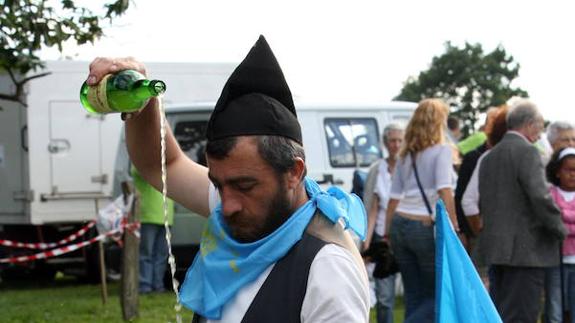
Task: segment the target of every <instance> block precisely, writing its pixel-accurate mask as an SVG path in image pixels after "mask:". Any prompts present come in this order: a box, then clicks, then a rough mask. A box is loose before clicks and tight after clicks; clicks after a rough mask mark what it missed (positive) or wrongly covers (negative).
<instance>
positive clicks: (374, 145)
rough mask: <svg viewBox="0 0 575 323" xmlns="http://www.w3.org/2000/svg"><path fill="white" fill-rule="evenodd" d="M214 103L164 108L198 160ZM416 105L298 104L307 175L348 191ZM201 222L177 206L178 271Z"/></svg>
mask: <svg viewBox="0 0 575 323" xmlns="http://www.w3.org/2000/svg"><path fill="white" fill-rule="evenodd" d="M214 105H215V103H213V102H210V103H207V102H204V103H193V104H179V105H170V106H167V107H166V115H167V120H168V122H169V124H170V127H171V128H172V131H173V132H174V135H175V137H176V139H177V140H178V142H179V144H180V147H181V148H182V150H183V151H184V152H185V153H186V154H187V155H188V156H189V157H190V158H191V159H193V160H195V161H198V158H200V157H201V155H202V153H203V146H204V145H205V130H206V126H207V122H208V119H209V117H210V113H211V111H212V110H213V107H214ZM416 106H417V105H416V104H415V103H411V102H389V103H385V104H373V105H366V104H305V103H299V104H298V103H297V102H296V111H297V115H298V119H299V121H300V124H301V127H302V135H303V144H304V147H305V153H306V165H307V170H308V176H309V177H311V178H313V179H315V180H316V181H318V182H319V183H320V184H322V185H323V186H325V187H327V186H331V185H337V186H340V187H342V188H343V189H344V190H345V191H348V192H349V191H351V186H352V177H353V172H354V170H356V169H362V170H365V171H367V169H368V167H369V166H370V165H371V164H372V163H373V162H374V161H376V160H377V159H379V158H381V157H383V156H384V154H385V153H384V151H383V150H382V145H381V135H382V131H383V129H384V127H385V126H386V125H387V124H389V123H399V124H401V125H406V124H407V122H408V121H409V119H410V118H411V115H412V113H413V111H414V110H415V108H416ZM204 223H205V218H203V217H201V216H198V215H194V214H192V213H190V212H189V211H188V210H186V209H184V208H183V207H181V206H179V205H177V206H176V212H175V219H174V225H173V227H172V230H173V232H172V233H173V235H172V239H173V240H172V244H173V246H174V253H175V254H176V259H177V262H178V270H179V271H180V270H183V271H184V272H185V270H186V269H187V267H188V266H189V265H190V264H191V261H192V259H193V255H194V251H193V250H197V247H198V245H199V243H200V235H201V232H202V229H203V226H204Z"/></svg>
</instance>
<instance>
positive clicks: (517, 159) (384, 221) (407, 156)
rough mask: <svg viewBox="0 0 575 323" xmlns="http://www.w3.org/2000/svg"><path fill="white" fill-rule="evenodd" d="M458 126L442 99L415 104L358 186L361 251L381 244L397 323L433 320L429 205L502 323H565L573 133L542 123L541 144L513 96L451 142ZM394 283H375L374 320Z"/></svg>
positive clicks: (574, 275) (387, 135)
mask: <svg viewBox="0 0 575 323" xmlns="http://www.w3.org/2000/svg"><path fill="white" fill-rule="evenodd" d="M460 128H461V124H460V122H459V121H458V120H457V119H456V118H455V117H453V116H449V109H448V107H447V106H446V105H445V103H443V102H442V101H441V100H437V99H426V100H423V101H421V102H420V103H419V105H418V107H417V109H416V110H415V112H414V115H413V117H412V118H411V120H410V122H409V123H408V125H407V128H406V129H405V133H404V135H403V137H401V136H399V135H397V136H396V137H394V136H393V135H392V134H399V133H402V131H403V130H402V128H401V127H400V126H399V125H389V126H388V127H386V128H385V129H384V131H383V137H382V142H383V146H384V148H385V149H386V151H387V157H386V158H385V159H382V160H381V161H378V162H377V163H375V164H374V165H373V166H372V168H371V169H370V172H369V176H368V180H367V182H366V185H365V191H364V196H363V200H364V204H365V207H366V209H367V210H368V218H369V227H368V231H369V232H368V235H367V239H366V241H365V243H364V244H363V248H364V249H366V248H369V247H370V245H372V244H373V241H379V240H383V241H386V242H387V243H388V244H389V245H390V246H391V250H392V251H393V255H394V257H395V259H396V261H397V263H398V265H399V272H400V273H401V279H402V283H403V287H404V291H405V293H404V297H405V304H406V308H405V322H433V321H434V319H435V315H434V304H435V300H434V298H435V265H434V264H435V263H434V261H435V248H434V247H435V243H434V229H433V219H434V205H435V202H436V201H437V200H438V199H439V198H441V199H442V200H443V201H444V203H445V205H446V209H447V211H448V213H449V216H450V220H451V223H452V225H453V228H454V230H455V231H456V232H457V234H458V235H459V238H460V240H461V242H462V243H463V245H464V246H465V247H466V249H467V251H468V253H469V254H470V256H471V258H472V259H473V261H474V263H475V264H476V268H477V269H478V272H479V273H480V275H481V276H482V278H483V279H484V283H485V285H486V288H488V289H489V293H490V295H491V297H492V300H493V302H494V304H495V306H496V308H497V310H498V312H499V314H500V315H501V318H502V320H503V321H504V322H533V323H536V322H538V320H539V319H540V318H541V316H543V321H544V322H567V319H569V320H570V321H569V322H575V315H569V313H573V314H575V312H574V311H575V238H574V237H575V127H574V126H573V125H572V124H570V123H568V122H564V121H559V122H553V123H551V124H549V125H548V126H547V127H546V136H542V133H543V132H544V130H545V124H544V119H543V116H542V114H541V113H540V111H539V109H538V108H537V106H536V105H535V104H534V103H533V102H531V101H529V100H525V99H521V100H516V101H515V102H511V103H510V105H509V106H507V105H504V106H500V107H493V108H490V109H488V110H487V113H486V121H485V124H484V125H483V126H482V127H481V128H480V131H479V132H477V133H475V134H473V135H471V136H469V137H468V138H466V139H464V140H462V141H459V139H460V138H461V134H460ZM391 138H393V139H394V140H396V141H399V142H401V141H403V143H402V144H401V145H400V147H401V148H398V147H396V146H395V145H394V142H392V141H390V139H391ZM459 161H461V162H459ZM372 177H376V178H375V179H373V178H372ZM395 280H396V275H391V276H388V277H386V278H385V279H374V281H375V284H374V286H375V294H376V298H375V300H376V307H377V313H378V315H377V322H378V323H388V322H393V316H392V315H393V314H392V310H390V309H392V307H393V299H394V296H395V290H394V289H393V287H392V286H395V284H396V283H395ZM542 300H544V301H542ZM542 307H543V311H542ZM571 319H573V320H572V321H571Z"/></svg>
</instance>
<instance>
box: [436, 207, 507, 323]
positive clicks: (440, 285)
mask: <svg viewBox="0 0 575 323" xmlns="http://www.w3.org/2000/svg"><path fill="white" fill-rule="evenodd" d="M436 215H437V218H436V221H437V222H436V229H437V232H436V233H437V238H436V243H435V269H436V275H435V279H436V298H435V301H436V309H437V311H436V322H441V323H459V322H461V323H464V322H465V323H491V322H493V323H495V322H502V320H501V317H500V316H499V314H498V313H497V310H496V308H495V305H493V302H492V301H491V298H490V297H489V294H488V293H487V291H486V290H485V287H484V286H483V283H482V282H481V279H480V278H479V275H478V274H477V271H476V270H475V267H474V266H473V263H472V262H471V259H469V256H468V255H467V252H466V251H465V248H463V245H462V244H461V242H460V241H459V238H458V237H457V235H456V234H455V231H454V230H453V228H452V227H451V223H450V222H449V218H448V216H447V212H446V211H445V206H444V205H443V202H442V201H441V200H440V201H438V202H437V206H436Z"/></svg>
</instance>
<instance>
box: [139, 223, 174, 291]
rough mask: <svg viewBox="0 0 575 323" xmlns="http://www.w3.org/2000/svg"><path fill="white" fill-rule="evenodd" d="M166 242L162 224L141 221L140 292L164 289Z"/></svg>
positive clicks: (166, 256) (166, 258) (166, 259)
mask: <svg viewBox="0 0 575 323" xmlns="http://www.w3.org/2000/svg"><path fill="white" fill-rule="evenodd" d="M167 263H168V243H167V242H166V229H165V227H164V225H159V224H151V223H142V225H141V228H140V261H139V265H140V284H139V285H140V287H139V290H140V293H149V292H152V291H158V292H160V291H164V290H165V289H164V274H165V272H166V265H167Z"/></svg>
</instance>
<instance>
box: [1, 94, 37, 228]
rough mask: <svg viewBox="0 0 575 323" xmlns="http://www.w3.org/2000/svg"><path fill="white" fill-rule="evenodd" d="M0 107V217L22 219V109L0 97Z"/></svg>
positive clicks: (24, 173)
mask: <svg viewBox="0 0 575 323" xmlns="http://www.w3.org/2000/svg"><path fill="white" fill-rule="evenodd" d="M2 107H3V110H2V111H0V221H1V223H7V222H13V223H19V222H23V221H25V217H24V215H25V201H27V200H29V199H31V196H30V195H29V194H28V192H27V191H26V189H27V184H26V179H27V170H28V169H27V168H28V160H27V157H28V152H27V151H28V148H27V145H28V143H27V128H26V126H25V121H24V120H25V114H26V111H27V110H26V109H25V108H23V107H22V106H20V104H17V103H12V102H7V101H2Z"/></svg>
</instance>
